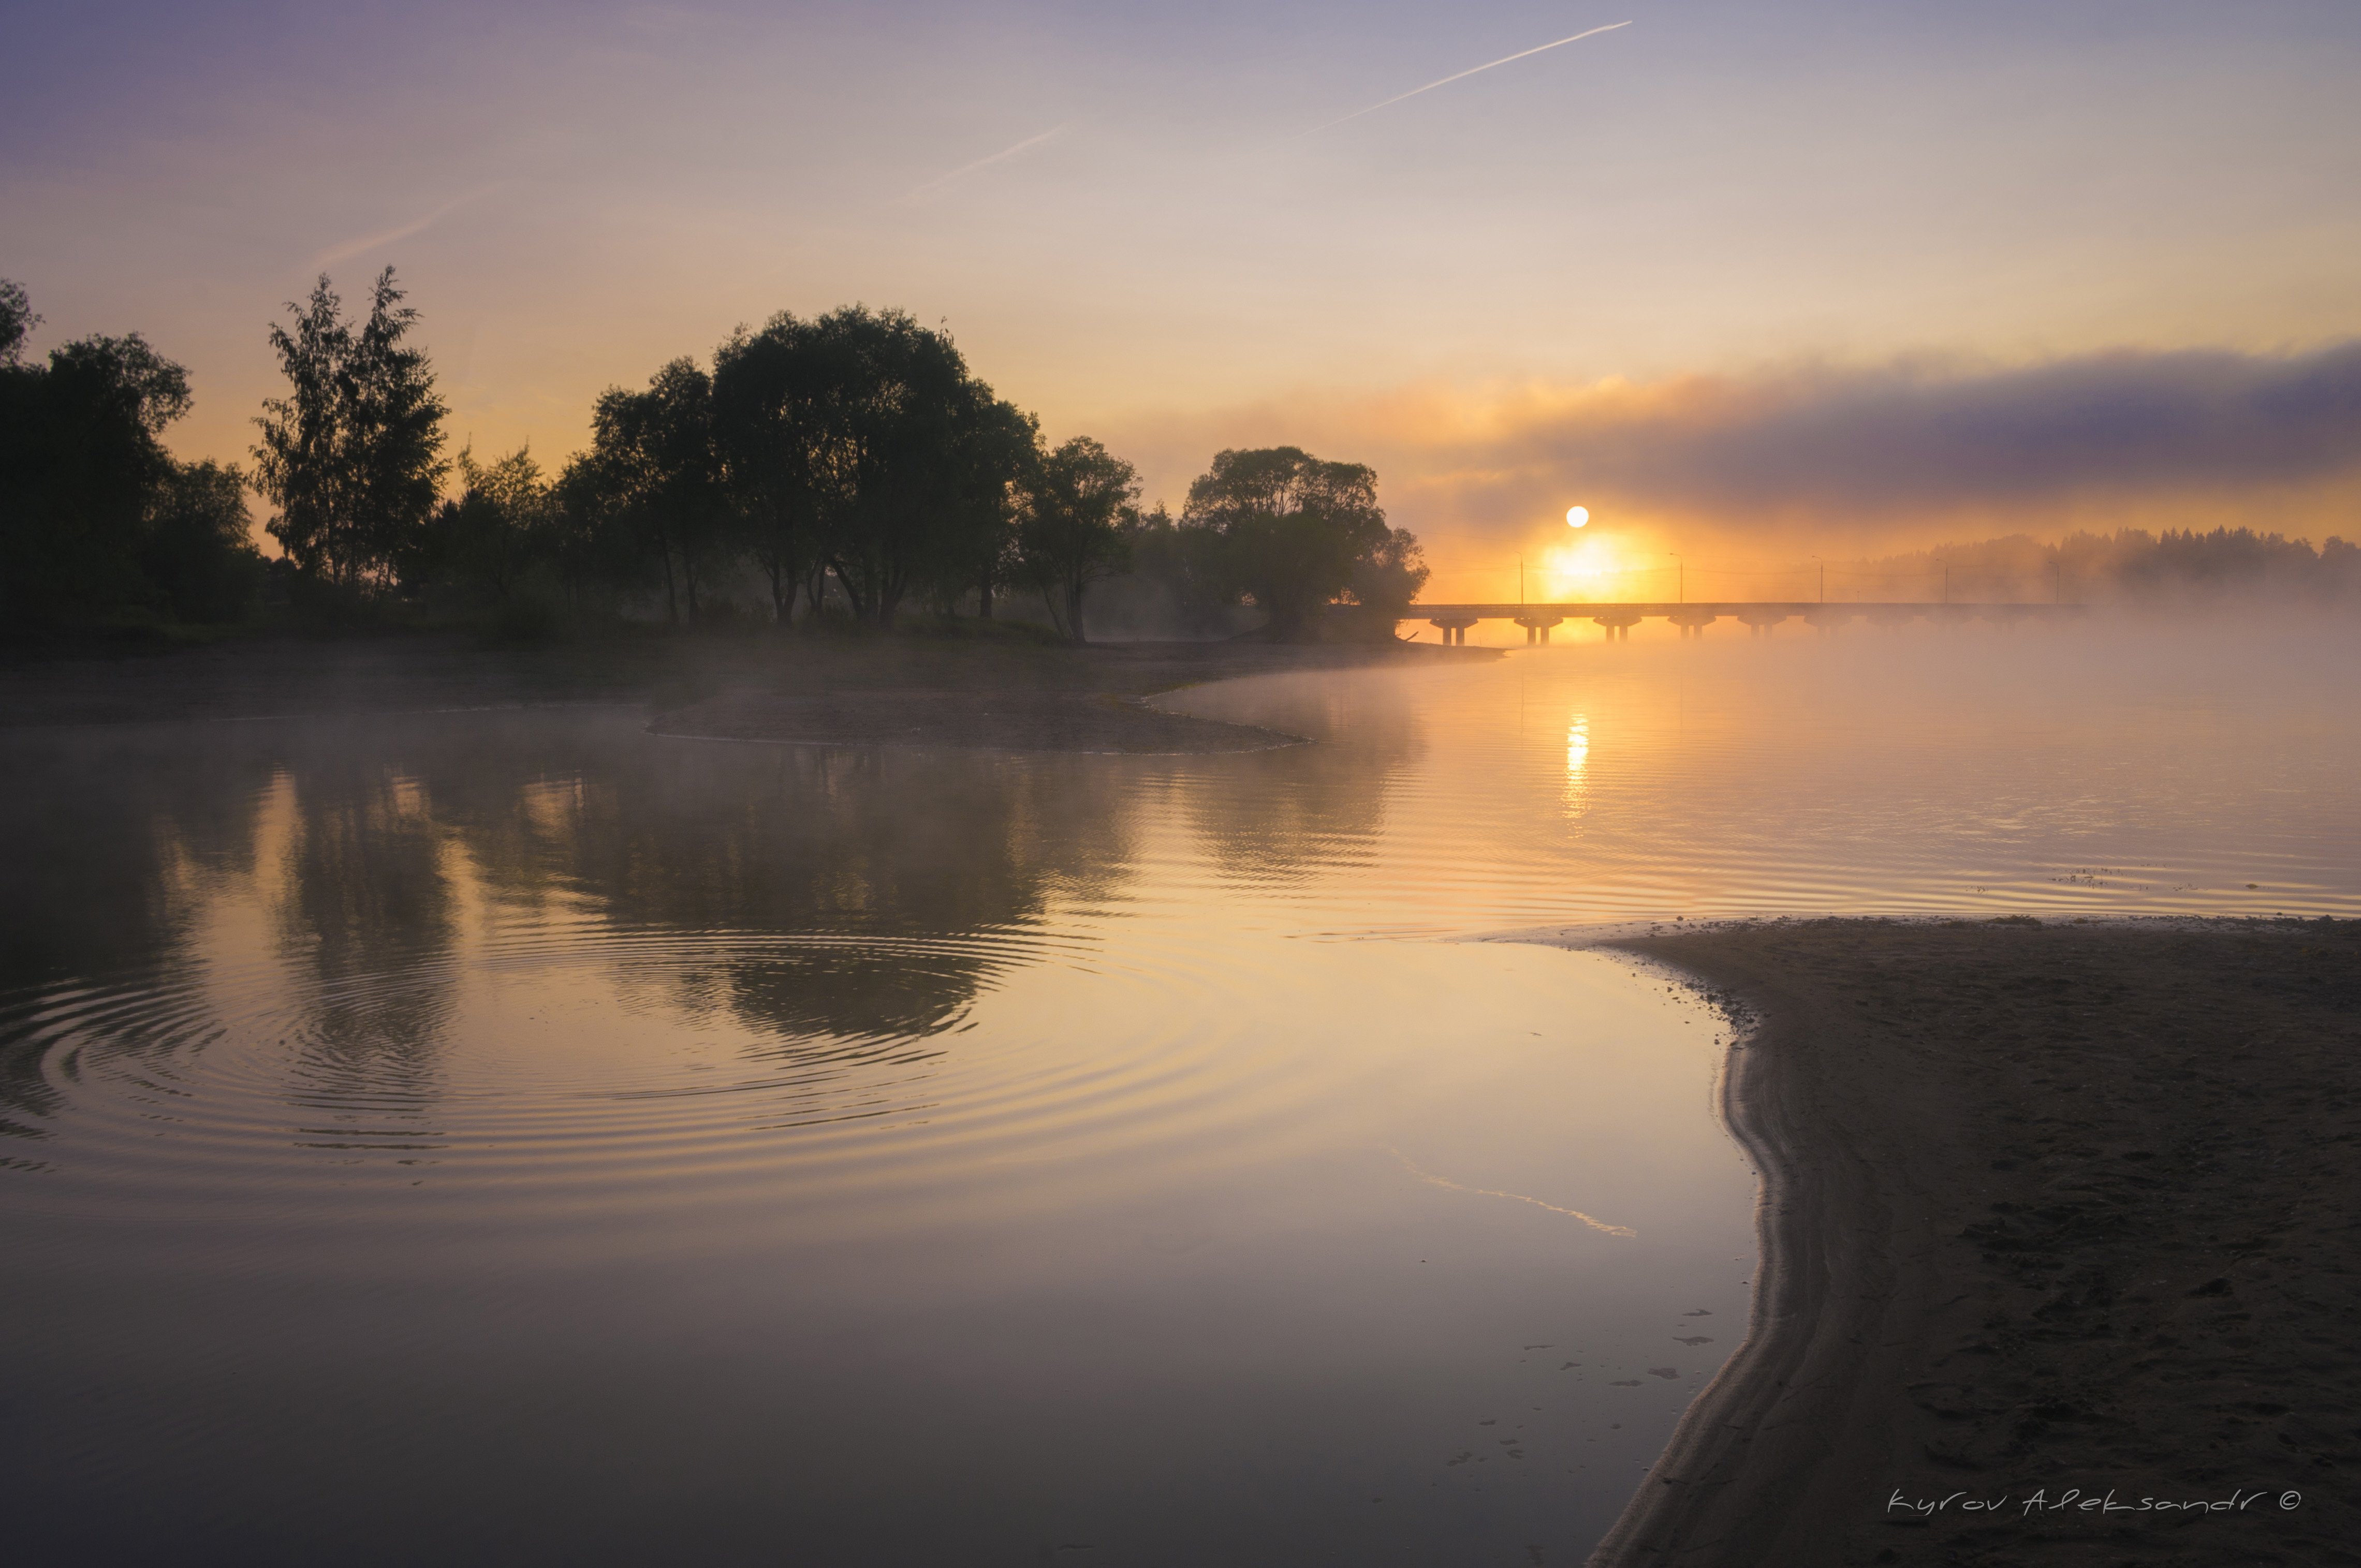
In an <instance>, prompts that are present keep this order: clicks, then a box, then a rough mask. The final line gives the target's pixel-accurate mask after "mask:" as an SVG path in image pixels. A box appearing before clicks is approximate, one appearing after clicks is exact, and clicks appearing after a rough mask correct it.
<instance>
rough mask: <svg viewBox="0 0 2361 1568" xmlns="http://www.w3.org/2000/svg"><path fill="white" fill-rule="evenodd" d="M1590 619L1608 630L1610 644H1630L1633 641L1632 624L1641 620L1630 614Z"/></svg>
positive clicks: (1596, 616)
mask: <svg viewBox="0 0 2361 1568" xmlns="http://www.w3.org/2000/svg"><path fill="white" fill-rule="evenodd" d="M1590 619H1591V620H1595V621H1597V622H1598V624H1599V625H1600V626H1601V627H1603V628H1605V629H1606V631H1607V641H1609V642H1629V641H1631V623H1632V622H1633V621H1636V620H1639V619H1640V618H1639V617H1638V616H1637V615H1633V614H1630V613H1620V614H1614V615H1594V616H1592V617H1591V618H1590Z"/></svg>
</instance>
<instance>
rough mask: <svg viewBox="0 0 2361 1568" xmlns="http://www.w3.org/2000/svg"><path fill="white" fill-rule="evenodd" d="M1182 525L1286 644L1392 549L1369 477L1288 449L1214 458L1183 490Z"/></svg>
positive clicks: (1362, 469)
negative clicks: (1357, 571)
mask: <svg viewBox="0 0 2361 1568" xmlns="http://www.w3.org/2000/svg"><path fill="white" fill-rule="evenodd" d="M1181 522H1182V525H1183V526H1184V527H1185V528H1191V529H1197V530H1201V531H1202V532H1203V533H1204V535H1205V536H1206V537H1207V539H1208V541H1209V543H1210V545H1211V548H1210V549H1209V550H1208V552H1207V554H1208V557H1209V559H1210V561H1211V562H1212V564H1213V569H1214V571H1215V572H1216V573H1217V574H1218V575H1219V576H1220V578H1221V579H1222V581H1223V582H1224V584H1225V585H1226V586H1227V587H1230V588H1231V589H1233V590H1234V591H1239V592H1244V593H1246V595H1248V596H1250V597H1251V598H1253V599H1254V602H1255V603H1256V604H1257V605H1258V606H1259V607H1261V609H1262V610H1263V611H1264V613H1265V614H1267V615H1268V616H1269V617H1270V624H1269V631H1270V634H1271V635H1272V636H1273V637H1276V638H1279V639H1282V640H1289V641H1292V640H1295V639H1299V638H1301V637H1304V636H1306V635H1308V634H1309V632H1310V629H1311V618H1312V611H1313V610H1314V609H1317V608H1318V607H1319V606H1321V605H1323V604H1325V603H1327V602H1328V601H1330V600H1332V599H1334V598H1336V597H1337V596H1338V595H1339V594H1341V593H1343V592H1344V591H1345V589H1346V588H1347V587H1351V585H1352V582H1353V574H1354V568H1355V567H1356V565H1358V564H1359V563H1361V562H1363V561H1364V560H1370V559H1375V558H1376V557H1377V556H1378V555H1379V554H1381V553H1384V552H1387V551H1388V550H1389V549H1390V548H1392V545H1393V534H1392V532H1390V531H1389V530H1388V528H1387V527H1386V514H1385V512H1384V511H1383V510H1381V509H1380V508H1379V507H1378V476H1377V471H1376V470H1375V469H1372V468H1368V467H1366V466H1362V465H1360V464H1357V463H1323V462H1322V461H1321V460H1320V459H1318V458H1316V457H1314V456H1312V455H1311V454H1310V453H1307V452H1305V451H1303V450H1302V449H1301V447H1295V446H1271V447H1263V448H1260V449H1257V450H1254V451H1243V452H1242V451H1236V450H1230V451H1224V452H1219V453H1216V454H1214V455H1213V467H1212V469H1211V470H1210V471H1208V472H1207V473H1205V474H1204V475H1203V476H1202V477H1199V478H1198V479H1197V480H1196V481H1195V482H1194V483H1192V484H1191V486H1190V487H1189V502H1188V506H1187V508H1186V510H1184V511H1183V512H1182V513H1181ZM1413 543H1415V542H1414V541H1413Z"/></svg>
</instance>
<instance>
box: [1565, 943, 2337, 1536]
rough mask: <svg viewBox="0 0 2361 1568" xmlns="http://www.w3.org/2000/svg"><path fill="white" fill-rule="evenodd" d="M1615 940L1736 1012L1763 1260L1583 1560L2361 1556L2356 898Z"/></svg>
mask: <svg viewBox="0 0 2361 1568" xmlns="http://www.w3.org/2000/svg"><path fill="white" fill-rule="evenodd" d="M1537 935H1538V934H1526V938H1525V939H1533V938H1534V937H1535V936H1537ZM1585 945H1592V944H1590V943H1586V944H1585ZM1608 945H1611V946H1614V947H1618V948H1624V949H1626V950H1628V951H1631V952H1632V953H1635V954H1639V955H1642V956H1643V957H1645V958H1647V959H1653V960H1657V961H1659V962H1662V963H1665V964H1668V965H1672V966H1675V967H1676V968H1677V969H1678V970H1682V971H1686V974H1687V975H1689V976H1692V977H1696V978H1697V979H1698V980H1701V981H1703V982H1704V984H1705V985H1706V986H1707V987H1708V991H1709V992H1710V993H1711V994H1712V995H1713V996H1714V997H1715V999H1716V1000H1717V1001H1718V1002H1719V1003H1721V1004H1722V1005H1724V1006H1725V1007H1727V1008H1729V1009H1730V1011H1731V1012H1732V1013H1733V1014H1735V1015H1736V1016H1737V1018H1738V1021H1739V1022H1740V1024H1741V1025H1742V1026H1743V1032H1742V1033H1741V1036H1740V1042H1741V1043H1740V1044H1739V1045H1738V1046H1737V1047H1735V1048H1734V1049H1733V1052H1732V1056H1731V1067H1730V1072H1729V1074H1728V1075H1727V1077H1726V1080H1725V1110H1726V1112H1727V1113H1728V1115H1729V1118H1730V1124H1731V1125H1732V1127H1733V1129H1734V1130H1735V1131H1736V1132H1737V1133H1738V1135H1740V1137H1741V1140H1742V1141H1743V1142H1744V1143H1745V1144H1746V1145H1747V1146H1748V1147H1749V1148H1750V1149H1751V1150H1752V1152H1753V1154H1754V1155H1755V1156H1756V1158H1757V1161H1758V1164H1759V1168H1761V1169H1762V1170H1763V1176H1764V1206H1763V1212H1762V1217H1761V1224H1762V1242H1763V1271H1762V1274H1761V1275H1760V1277H1758V1279H1757V1281H1756V1296H1755V1307H1754V1321H1753V1325H1752V1332H1751V1334H1750V1337H1749V1339H1748V1341H1747V1343H1746V1344H1745V1345H1744V1346H1742V1347H1741V1350H1740V1351H1739V1353H1738V1354H1735V1355H1734V1356H1733V1357H1732V1358H1731V1360H1730V1363H1729V1365H1728V1366H1727V1368H1726V1369H1725V1370H1724V1372H1723V1373H1722V1375H1721V1376H1719V1378H1718V1379H1717V1380H1716V1382H1715V1383H1714V1384H1713V1385H1712V1386H1711V1387H1709V1388H1708V1390H1707V1391H1706V1392H1705V1393H1704V1394H1703V1395H1702V1396H1700V1398H1699V1399H1698V1401H1697V1405H1696V1406H1695V1407H1694V1408H1693V1409H1691V1410H1690V1412H1689V1414H1688V1415H1687V1417H1686V1419H1685V1420H1684V1421H1683V1423H1682V1425H1681V1427H1680V1429H1679V1431H1678V1432H1677V1434H1676V1435H1675V1439H1674V1442H1673V1443H1672V1445H1671V1446H1670V1448H1669V1449H1668V1450H1667V1452H1666V1453H1665V1454H1664V1458H1663V1459H1662V1460H1661V1461H1660V1462H1659V1464H1657V1465H1656V1467H1655V1469H1654V1470H1653V1471H1652V1472H1651V1473H1650V1475H1649V1476H1648V1478H1647V1480H1646V1482H1645V1483H1644V1484H1643V1486H1642V1489H1641V1492H1640V1493H1639V1495H1638V1496H1636V1497H1634V1499H1633V1501H1632V1503H1631V1507H1630V1508H1629V1510H1628V1511H1627V1512H1626V1514H1625V1516H1624V1517H1623V1519H1622V1520H1621V1521H1620V1523H1619V1525H1618V1526H1617V1528H1616V1529H1615V1530H1614V1531H1613V1532H1612V1534H1610V1535H1609V1538H1608V1540H1607V1541H1606V1542H1605V1543H1604V1544H1603V1545H1602V1546H1601V1547H1600V1549H1599V1551H1598V1554H1597V1556H1596V1557H1595V1558H1594V1559H1593V1562H1594V1563H1598V1564H1614V1565H1619V1568H1620V1565H1628V1564H1667V1563H1678V1564H1687V1565H1703V1564H1729V1565H1731V1568H1739V1565H1744V1568H1773V1565H1775V1564H1795V1565H1797V1568H1804V1565H1810V1568H1824V1565H1829V1564H1852V1563H1945V1564H1954V1563H1956V1564H1976V1565H1983V1564H1991V1565H1995V1568H1997V1565H2002V1564H2065V1563H2072V1564H2081V1563H2090V1564H2099V1563H2105V1564H2130V1563H2137V1564H2146V1565H2155V1568H2165V1565H2180V1564H2188V1565H2196V1564H2206V1565H2215V1564H2231V1563H2238V1564H2246V1563H2355V1562H2361V1509H2356V1507H2355V1500H2354V1492H2353V1487H2354V1471H2355V1466H2356V1464H2357V1463H2361V1332H2356V1326H2355V1307H2356V1295H2355V1287H2356V1284H2361V1216H2357V1215H2356V1199H2361V1150H2356V1131H2361V1124H2356V1110H2361V922H2355V921H2343V922H2334V923H2332V922H2328V921H2299V920H2277V921H2230V920H2224V921H2204V922H2200V921H2187V920H2181V921H2161V920H2159V921H2140V922H2117V923H2110V924H2098V923H2083V922H2067V921H2062V920H2061V921H2057V922H2051V923H2045V924H2035V923H2033V922H2031V921H2026V920H2023V918H2022V917H2017V918H2016V919H2015V920H2003V921H1977V922H1967V921H1950V922H1934V923H1905V922H1888V921H1880V920H1826V921H1775V922H1766V923H1752V924H1742V925H1732V926H1721V927H1705V928H1696V929H1690V930H1686V931H1684V930H1680V929H1678V928H1676V927H1672V926H1670V925H1667V926H1664V927H1658V928H1657V929H1656V930H1655V931H1654V932H1653V934H1639V935H1628V934H1627V935H1624V936H1622V937H1620V938H1617V939H1614V940H1612V941H1611V942H1609V944H1608ZM2070 1494H2071V1495H2070ZM2037 1497H2038V1499H2039V1500H2038V1501H2036V1500H2035V1499H2036V1498H2037ZM2283 1497H2284V1498H2285V1503H2286V1506H2283V1501H2282V1499H2283ZM2092 1498H2096V1499H2099V1502H2098V1503H2097V1504H2095V1505H2092V1504H2090V1499H2092ZM2110 1499H2111V1501H2110ZM2144 1499H2145V1500H2147V1502H2146V1505H2145V1506H2144V1502H2143V1500H2144ZM1988 1503H1990V1504H1996V1505H1997V1506H1989V1507H1987V1506H1982V1505H1986V1504H1988ZM2061 1503H2062V1504H2063V1506H2062V1507H2060V1506H2053V1505H2059V1504H2061ZM2028 1504H2031V1507H2030V1508H2028ZM2168 1504H2169V1505H2170V1507H2169V1508H2164V1507H2161V1506H2159V1505H2168ZM2191 1504H2194V1505H2198V1506H2197V1507H2194V1508H2189V1507H2184V1506H2183V1505H2191ZM1970 1505H1979V1506H1974V1507H1971V1506H1970ZM2208 1505H2227V1506H2223V1507H2213V1506H2208Z"/></svg>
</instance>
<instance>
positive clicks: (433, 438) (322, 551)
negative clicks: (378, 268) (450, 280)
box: [254, 267, 450, 592]
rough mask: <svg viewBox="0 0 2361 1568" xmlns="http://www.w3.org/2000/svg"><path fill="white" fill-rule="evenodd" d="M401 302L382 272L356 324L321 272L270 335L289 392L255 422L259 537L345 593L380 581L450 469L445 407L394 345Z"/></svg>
mask: <svg viewBox="0 0 2361 1568" xmlns="http://www.w3.org/2000/svg"><path fill="white" fill-rule="evenodd" d="M402 297H403V296H402V292H401V290H400V289H398V288H396V287H395V286H394V281H393V269H392V268H390V267H389V268H387V269H385V270H384V271H383V272H380V273H379V274H378V277H377V281H376V282H375V283H373V284H371V285H370V288H369V311H368V316H367V317H366V318H365V319H364V320H363V321H361V322H360V323H358V324H357V325H356V324H355V323H351V322H348V321H346V319H345V317H344V313H343V309H344V307H343V302H342V301H341V300H339V299H338V298H337V296H336V293H335V290H334V289H333V288H332V287H331V286H330V284H329V281H328V275H327V274H326V273H322V274H321V275H320V280H319V281H318V282H317V283H316V284H314V285H313V289H312V295H311V298H310V299H309V300H308V301H307V302H304V303H302V304H296V303H293V302H290V303H289V305H288V307H287V309H288V310H289V311H290V312H291V313H292V314H293V316H294V323H293V330H292V331H290V330H288V328H286V327H284V326H280V325H278V324H275V323H274V324H273V325H272V327H271V329H270V345H271V347H272V348H273V349H274V350H276V351H277V352H278V355H279V360H280V369H281V371H282V372H283V373H284V374H285V375H286V377H287V380H288V386H289V392H288V395H287V396H286V397H284V398H272V399H269V400H266V401H265V402H264V404H263V405H262V406H263V413H262V415H261V417H260V418H258V420H257V421H256V423H257V424H258V425H259V426H260V427H261V431H262V439H261V441H260V442H259V443H258V444H257V445H256V446H255V448H254V455H255V460H256V476H255V477H256V483H257V485H258V488H260V489H261V490H262V493H263V494H264V495H266V496H268V497H269V499H271V500H272V501H273V502H275V503H276V504H277V505H278V507H279V515H278V516H277V517H275V518H273V519H272V520H271V521H270V523H269V532H270V534H271V537H272V538H274V539H276V540H278V541H279V543H280V548H282V549H283V550H285V551H286V553H287V556H288V559H290V560H291V561H292V562H294V563H295V565H296V567H297V568H298V569H299V570H301V571H302V572H304V573H305V574H307V575H311V576H318V577H321V578H324V579H325V580H326V581H328V582H331V583H333V584H335V586H336V587H340V588H343V589H346V590H348V591H349V590H360V591H365V592H366V591H374V590H377V589H380V588H382V587H385V586H386V585H387V584H388V583H390V581H391V579H392V576H393V573H394V569H395V568H396V566H397V565H399V564H400V562H401V559H402V557H403V556H404V554H406V553H407V552H409V551H412V550H413V549H415V548H416V547H417V545H418V542H419V541H418V535H419V534H420V532H422V531H423V528H424V526H425V523H426V520H427V518H428V516H429V515H430V514H431V513H432V512H433V511H434V506H435V503H436V501H437V500H438V499H439V498H440V495H441V491H442V486H443V480H444V477H445V476H446V475H447V474H448V473H449V472H450V465H449V464H448V463H446V462H445V461H444V459H443V456H442V451H443V416H444V414H445V412H446V410H445V407H444V405H443V401H442V399H441V398H440V397H439V396H437V395H436V393H435V390H434V370H433V368H432V367H430V366H429V365H428V364H427V361H426V356H425V355H424V354H423V353H422V352H421V351H419V350H418V349H415V348H412V347H409V346H407V345H405V343H404V341H403V340H404V339H405V338H406V337H407V336H408V335H409V334H410V330H411V328H412V327H413V326H414V325H416V324H417V321H418V313H417V312H416V311H415V310H413V309H412V308H410V307H408V306H405V305H403V304H402V303H401V300H402Z"/></svg>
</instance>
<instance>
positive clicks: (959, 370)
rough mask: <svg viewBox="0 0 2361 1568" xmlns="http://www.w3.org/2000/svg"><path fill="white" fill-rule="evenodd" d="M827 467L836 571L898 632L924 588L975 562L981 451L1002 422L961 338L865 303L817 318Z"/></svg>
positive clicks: (860, 609) (826, 517) (828, 552)
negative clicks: (957, 342) (966, 549)
mask: <svg viewBox="0 0 2361 1568" xmlns="http://www.w3.org/2000/svg"><path fill="white" fill-rule="evenodd" d="M811 350H812V353H813V355H814V356H815V358H816V360H817V374H818V378H819V384H820V386H821V388H822V396H821V401H820V406H819V408H818V411H817V412H818V421H819V429H820V445H819V455H818V463H817V465H816V469H817V474H818V480H819V484H818V494H819V499H820V505H819V517H820V532H821V538H822V542H823V548H824V551H825V557H826V560H827V563H828V565H829V569H830V570H831V571H833V572H834V573H835V574H836V580H837V582H838V584H839V585H840V586H841V587H843V589H844V593H845V597H846V598H848V599H850V600H851V603H852V611H853V614H854V615H855V616H857V617H859V618H860V619H862V620H869V621H873V622H874V623H875V624H877V625H878V626H881V627H891V626H892V625H893V624H894V616H895V611H896V610H898V609H900V607H901V603H902V600H903V598H905V597H906V595H907V594H908V593H909V592H910V590H911V589H912V588H913V587H918V586H920V585H921V584H923V583H926V582H928V580H930V579H934V578H938V577H939V576H940V575H941V574H943V573H945V572H946V571H950V570H958V569H972V566H973V565H974V562H973V561H972V558H971V559H969V560H966V561H962V560H961V555H962V554H963V552H962V550H961V547H960V546H961V540H962V537H963V536H964V537H965V538H966V539H967V541H968V542H969V543H972V530H973V525H974V523H975V521H976V519H977V503H978V500H979V485H978V474H979V467H978V458H977V454H978V452H979V450H982V449H983V448H984V447H988V446H989V444H990V443H989V440H988V432H989V427H990V425H991V424H992V422H994V420H995V419H996V418H997V417H998V416H997V415H996V413H995V412H994V400H993V397H992V389H990V388H989V387H986V386H984V385H983V382H981V381H978V380H976V379H975V378H973V377H972V376H970V375H969V374H968V373H967V363H966V361H965V360H963V359H961V357H960V353H959V350H958V349H957V348H956V347H954V346H953V345H952V344H951V341H950V338H949V337H947V336H945V335H943V334H939V333H935V332H930V331H928V329H927V328H925V327H922V326H920V325H919V324H918V323H917V322H915V321H913V320H911V319H910V317H909V316H908V315H906V313H902V312H900V311H881V312H873V311H870V310H868V309H867V308H865V307H863V306H860V305H853V306H848V307H846V308H844V309H842V310H838V311H833V312H830V313H829V314H827V315H825V316H822V317H821V318H820V319H819V320H818V321H817V322H815V323H812V334H811Z"/></svg>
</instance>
